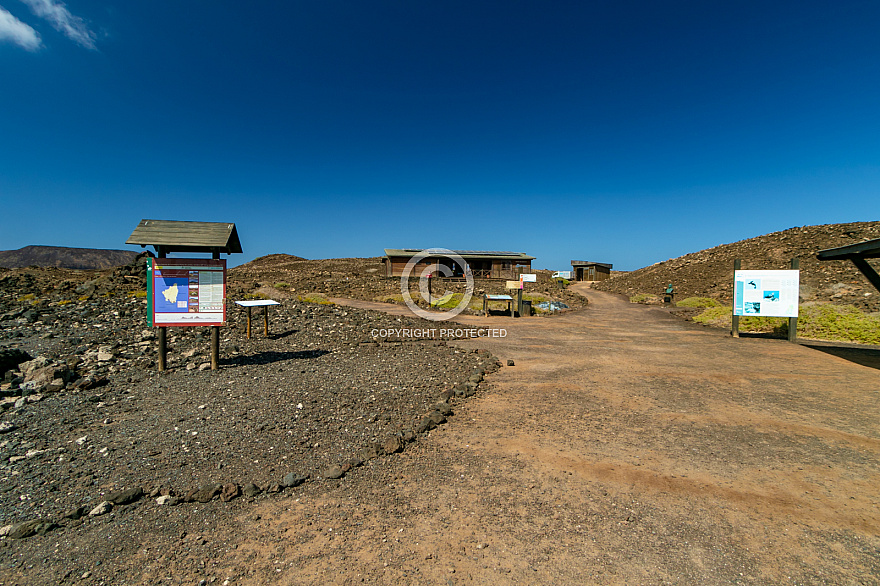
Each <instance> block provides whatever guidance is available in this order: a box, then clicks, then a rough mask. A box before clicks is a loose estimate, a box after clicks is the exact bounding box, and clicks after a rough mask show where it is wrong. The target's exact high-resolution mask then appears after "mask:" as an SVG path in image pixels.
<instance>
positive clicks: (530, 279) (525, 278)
mask: <svg viewBox="0 0 880 586" xmlns="http://www.w3.org/2000/svg"><path fill="white" fill-rule="evenodd" d="M519 280H520V281H522V282H523V283H537V282H538V275H536V274H534V273H523V274H521V275H520V276H519Z"/></svg>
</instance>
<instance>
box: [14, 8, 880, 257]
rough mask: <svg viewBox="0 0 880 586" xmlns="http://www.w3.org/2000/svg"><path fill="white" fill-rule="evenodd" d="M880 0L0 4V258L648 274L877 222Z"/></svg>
mask: <svg viewBox="0 0 880 586" xmlns="http://www.w3.org/2000/svg"><path fill="white" fill-rule="evenodd" d="M878 31H880V2H877V1H876V0H866V1H847V0H840V1H836V2H831V1H828V2H815V1H810V0H799V1H772V2H766V1H760V2H759V1H749V0H746V1H741V2H733V3H730V2H726V3H722V2H711V1H708V2H707V1H706V0H694V1H674V0H672V1H668V2H657V1H655V0H644V1H626V0H611V1H607V2H605V1H586V0H581V1H572V2H552V1H544V2H521V1H516V0H505V1H493V2H480V1H478V0H469V1H467V2H459V1H455V0H453V1H447V0H444V1H442V2H436V1H434V2H421V1H415V0H399V1H396V2H386V1H381V0H378V1H373V2H360V1H354V0H350V1H337V0H320V1H314V0H312V1H309V2H301V1H288V2H259V3H242V2H236V3H232V2H226V1H221V0H210V1H207V0H195V1H189V2H166V1H164V0H154V1H152V2H113V3H110V2H97V1H93V0H68V2H67V3H66V4H62V3H60V2H57V1H56V0H0V200H2V201H0V217H2V219H0V249H3V250H8V249H15V248H19V247H21V246H25V245H28V244H48V245H58V246H77V247H95V248H132V249H134V248H133V247H126V246H125V244H124V242H125V240H126V239H127V237H128V235H129V234H130V233H131V231H132V230H133V229H134V227H135V226H136V224H137V222H138V221H139V220H140V219H141V218H155V219H174V220H198V221H224V222H227V221H231V222H235V223H236V224H237V226H238V231H239V235H240V237H241V242H242V246H243V247H244V251H245V254H243V255H233V256H232V257H230V261H231V263H232V264H238V263H241V262H244V261H247V260H250V259H252V258H255V257H257V256H260V255H263V254H269V253H275V252H283V253H289V254H296V255H300V256H305V257H308V258H329V257H340V256H378V255H380V254H381V253H382V249H383V248H397V247H447V248H459V249H491V250H515V251H522V252H527V253H529V254H531V255H533V256H535V257H537V261H536V262H535V265H536V266H537V267H538V268H552V269H565V268H567V265H568V261H569V260H571V259H583V260H594V261H599V262H611V263H614V266H615V268H620V269H624V270H629V269H636V268H639V267H642V266H645V265H648V264H651V263H654V262H658V261H661V260H666V259H667V258H671V257H676V256H680V255H682V254H686V253H688V252H693V251H696V250H701V249H704V248H708V247H711V246H714V245H717V244H723V243H726V242H733V241H736V240H740V239H743V238H749V237H752V236H757V235H760V234H765V233H767V232H772V231H775V230H783V229H786V228H790V227H792V226H800V225H807V224H824V223H832V222H849V221H862V220H877V219H880V32H878Z"/></svg>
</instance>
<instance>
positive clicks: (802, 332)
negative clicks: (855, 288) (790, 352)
mask: <svg viewBox="0 0 880 586" xmlns="http://www.w3.org/2000/svg"><path fill="white" fill-rule="evenodd" d="M798 335H799V336H803V337H805V338H818V339H822V340H838V341H841V342H859V343H862V344H880V317H877V316H875V315H869V314H867V313H865V312H863V311H861V310H860V309H858V308H856V307H853V306H851V305H809V306H805V307H801V310H800V315H799V316H798Z"/></svg>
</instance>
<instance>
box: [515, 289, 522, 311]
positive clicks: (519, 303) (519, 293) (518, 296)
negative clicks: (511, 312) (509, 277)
mask: <svg viewBox="0 0 880 586" xmlns="http://www.w3.org/2000/svg"><path fill="white" fill-rule="evenodd" d="M520 286H522V285H520ZM522 292H523V290H522V289H517V290H516V311H517V313H519V316H520V317H522V314H523V313H522Z"/></svg>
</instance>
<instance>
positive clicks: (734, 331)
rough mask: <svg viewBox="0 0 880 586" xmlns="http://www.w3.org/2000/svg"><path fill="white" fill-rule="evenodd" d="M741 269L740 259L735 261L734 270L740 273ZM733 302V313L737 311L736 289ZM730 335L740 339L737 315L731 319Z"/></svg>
mask: <svg viewBox="0 0 880 586" xmlns="http://www.w3.org/2000/svg"><path fill="white" fill-rule="evenodd" d="M740 269H742V261H741V260H740V259H738V258H737V259H734V261H733V270H734V271H738V270H740ZM733 286H734V288H735V287H736V279H734V285H733ZM733 301H734V303H733V309H732V310H731V313H733V312H735V311H736V290H735V289H734V292H733ZM730 335H731V336H733V337H734V338H739V316H738V315H735V314H734V315H733V317H731V319H730Z"/></svg>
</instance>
